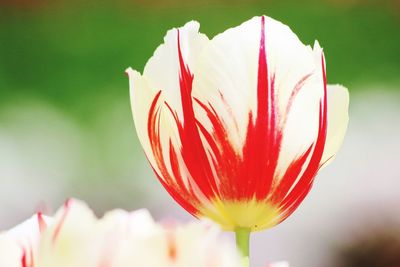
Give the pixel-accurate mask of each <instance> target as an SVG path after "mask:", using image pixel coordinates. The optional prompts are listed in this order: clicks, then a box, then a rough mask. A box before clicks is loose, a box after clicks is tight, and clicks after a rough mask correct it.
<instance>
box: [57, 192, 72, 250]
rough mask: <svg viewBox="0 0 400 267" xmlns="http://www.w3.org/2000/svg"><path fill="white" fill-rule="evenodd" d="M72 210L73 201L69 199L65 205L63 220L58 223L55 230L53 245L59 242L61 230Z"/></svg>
mask: <svg viewBox="0 0 400 267" xmlns="http://www.w3.org/2000/svg"><path fill="white" fill-rule="evenodd" d="M70 208H71V199H67V200H66V201H65V203H64V213H63V214H62V215H61V219H60V221H59V222H58V223H57V225H56V227H55V229H54V233H53V237H52V242H53V244H55V242H56V241H57V238H58V236H59V234H60V231H61V228H62V226H63V225H64V222H65V220H66V219H67V216H68V213H69V210H70Z"/></svg>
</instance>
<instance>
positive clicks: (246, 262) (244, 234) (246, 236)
mask: <svg viewBox="0 0 400 267" xmlns="http://www.w3.org/2000/svg"><path fill="white" fill-rule="evenodd" d="M235 237H236V247H237V248H238V250H239V251H240V252H241V253H242V256H243V259H242V263H243V267H249V266H250V259H249V256H250V253H249V252H250V250H249V247H250V246H249V244H250V229H249V228H241V227H239V228H236V229H235Z"/></svg>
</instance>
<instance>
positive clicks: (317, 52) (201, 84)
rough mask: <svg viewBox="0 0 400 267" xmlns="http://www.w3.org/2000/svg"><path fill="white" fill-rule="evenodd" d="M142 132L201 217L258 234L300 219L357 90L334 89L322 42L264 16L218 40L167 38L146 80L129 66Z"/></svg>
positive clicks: (160, 167)
mask: <svg viewBox="0 0 400 267" xmlns="http://www.w3.org/2000/svg"><path fill="white" fill-rule="evenodd" d="M127 74H128V76H129V83H130V93H131V103H132V111H133V118H134V122H135V126H136V131H137V134H138V137H139V139H140V142H141V144H142V146H143V149H144V152H145V154H146V156H147V158H148V160H149V162H150V164H151V166H152V168H153V169H154V171H155V174H156V176H157V177H158V179H159V181H160V182H161V184H162V185H163V186H164V187H165V189H166V190H167V191H168V192H169V193H170V195H171V196H172V197H173V198H174V199H175V200H176V201H177V202H178V203H179V204H180V205H181V206H182V207H183V208H185V209H186V210H187V211H188V212H189V213H191V214H193V215H194V216H196V217H208V218H211V219H212V220H214V221H215V222H217V223H219V224H220V225H221V226H222V227H223V229H225V230H230V231H235V232H236V233H237V240H238V242H239V243H241V244H242V245H240V244H239V245H240V246H241V247H242V250H243V253H244V254H247V253H248V252H247V250H248V246H247V245H246V243H247V242H248V235H249V233H250V232H251V231H259V230H262V229H266V228H269V227H272V226H274V225H276V224H278V223H280V222H282V221H283V220H285V219H286V218H287V217H288V216H289V215H290V214H292V213H293V212H294V211H295V210H296V208H297V207H298V206H299V204H300V203H301V202H302V201H303V199H304V198H305V196H306V195H307V193H308V192H309V191H310V189H311V186H312V184H313V180H314V177H315V175H316V174H317V172H318V171H319V170H320V169H321V168H322V167H323V166H326V165H327V164H328V163H329V162H330V161H331V160H332V159H333V158H334V157H335V155H336V153H337V151H338V149H339V147H340V146H341V143H342V140H343V137H344V134H345V131H346V128H347V122H348V102H349V96H348V92H347V89H345V88H344V87H342V86H340V85H334V86H328V85H327V76H326V69H325V57H324V54H323V52H322V49H321V47H320V46H319V44H318V42H315V44H314V47H313V48H311V47H310V46H306V45H304V44H303V43H301V41H300V40H299V39H298V38H297V36H296V35H295V34H294V33H293V32H292V31H291V30H290V28H289V27H287V26H286V25H284V24H282V23H280V22H278V21H276V20H274V19H271V18H269V17H266V16H261V17H254V18H252V19H251V20H249V21H246V22H244V23H243V24H242V25H240V26H238V27H235V28H231V29H228V30H226V31H225V32H223V33H221V34H218V35H216V36H215V37H214V38H212V39H211V40H210V39H209V38H207V36H206V35H204V34H202V33H199V24H198V23H197V22H194V21H192V22H189V23H187V24H185V25H184V26H183V27H181V28H178V29H172V30H170V31H168V32H167V34H166V36H165V38H164V43H163V44H161V45H160V46H159V47H158V48H157V49H156V51H155V52H154V55H153V56H152V57H151V58H150V59H149V61H148V62H147V64H146V66H145V68H144V71H143V74H140V73H139V72H137V71H134V70H133V69H131V68H128V69H127Z"/></svg>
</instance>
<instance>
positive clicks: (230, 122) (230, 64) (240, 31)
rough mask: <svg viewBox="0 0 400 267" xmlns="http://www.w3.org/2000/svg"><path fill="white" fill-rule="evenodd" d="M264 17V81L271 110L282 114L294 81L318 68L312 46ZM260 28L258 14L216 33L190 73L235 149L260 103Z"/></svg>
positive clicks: (200, 96)
mask: <svg viewBox="0 0 400 267" xmlns="http://www.w3.org/2000/svg"><path fill="white" fill-rule="evenodd" d="M264 18H265V47H266V58H267V65H268V79H269V81H270V83H271V85H272V86H273V87H274V90H275V92H273V95H274V96H276V101H277V103H276V104H277V106H276V107H271V108H274V109H275V108H276V109H277V114H276V115H277V116H281V117H282V116H284V115H285V113H286V107H287V105H288V103H289V99H290V96H291V95H292V92H293V91H294V90H296V85H298V83H299V82H300V81H301V80H302V79H305V77H307V76H308V75H309V74H310V73H312V72H313V71H315V70H316V67H317V66H316V64H315V60H314V55H313V51H312V49H311V48H310V47H309V46H305V45H303V44H302V43H301V42H300V40H299V39H298V38H297V36H296V35H295V34H294V33H293V32H292V31H291V30H290V28H289V27H287V26H286V25H284V24H282V23H281V22H278V21H276V20H274V19H272V18H269V17H264ZM260 28H261V18H260V17H254V18H252V19H251V20H249V21H246V22H245V23H243V24H241V25H240V26H238V27H235V28H231V29H228V30H227V31H225V32H223V33H221V34H219V35H217V36H215V37H214V38H213V39H212V40H211V41H210V44H209V45H208V46H207V47H206V48H205V49H204V51H203V53H202V54H201V56H200V59H199V62H198V67H197V68H196V72H195V73H194V81H193V96H194V97H195V98H197V99H199V100H200V101H201V102H202V103H205V104H208V102H210V104H211V105H212V107H213V108H214V109H215V110H216V113H217V114H218V115H220V117H221V118H222V120H223V122H224V123H225V126H226V128H227V131H228V132H229V133H230V134H229V138H230V141H231V142H232V143H233V144H235V145H236V147H237V150H238V152H239V153H240V152H241V148H242V146H243V144H244V142H245V139H246V134H247V126H248V121H249V112H252V113H253V114H256V111H257V107H258V100H257V82H258V67H259V66H258V63H259V61H258V60H259V50H260ZM318 67H319V65H318ZM270 112H272V110H270ZM196 117H198V119H199V121H200V122H201V123H202V124H203V125H204V126H206V127H207V126H208V129H209V130H210V131H211V129H210V128H211V127H212V124H211V123H210V122H209V121H208V120H207V118H206V117H205V116H204V115H202V113H201V108H197V112H196ZM253 119H256V118H255V117H253Z"/></svg>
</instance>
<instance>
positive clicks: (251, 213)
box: [198, 199, 281, 232]
mask: <svg viewBox="0 0 400 267" xmlns="http://www.w3.org/2000/svg"><path fill="white" fill-rule="evenodd" d="M280 215H281V214H280V212H279V209H278V208H277V207H276V206H274V205H272V204H270V203H268V202H260V201H257V200H255V199H252V200H247V201H221V200H219V199H217V200H214V201H212V205H210V206H209V207H203V208H202V209H200V212H199V214H198V216H199V217H207V218H209V219H211V220H213V221H215V222H216V223H218V224H219V225H221V227H222V229H224V230H226V231H235V229H237V228H248V229H251V231H252V232H254V231H260V230H263V229H266V228H270V227H272V226H274V225H276V224H277V223H278V222H279V218H280Z"/></svg>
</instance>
